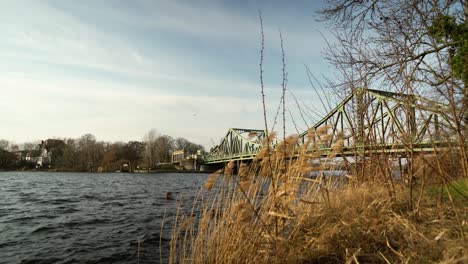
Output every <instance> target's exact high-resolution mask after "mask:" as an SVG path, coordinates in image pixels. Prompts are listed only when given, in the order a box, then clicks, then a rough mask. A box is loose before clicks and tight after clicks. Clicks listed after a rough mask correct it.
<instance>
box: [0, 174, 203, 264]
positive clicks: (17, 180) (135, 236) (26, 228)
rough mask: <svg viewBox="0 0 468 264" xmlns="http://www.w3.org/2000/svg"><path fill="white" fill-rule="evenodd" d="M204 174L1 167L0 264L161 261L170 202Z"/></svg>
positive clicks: (188, 192)
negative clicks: (4, 169) (170, 196)
mask: <svg viewBox="0 0 468 264" xmlns="http://www.w3.org/2000/svg"><path fill="white" fill-rule="evenodd" d="M206 176H207V175H206V174H125V173H113V174H105V173H100V174H94V173H48V172H0V263H138V262H139V263H159V262H160V260H161V258H160V254H162V260H163V262H165V261H167V257H168V248H169V240H170V220H171V218H172V217H173V216H174V214H175V212H176V207H179V208H180V207H182V210H190V209H191V201H192V200H193V197H194V195H195V192H196V190H197V187H198V186H199V185H200V184H201V183H202V182H203V181H204V180H205V179H206ZM168 191H171V192H172V193H173V197H174V200H171V201H167V200H166V197H165V194H166V192H168ZM180 197H182V198H180ZM180 201H182V202H180ZM163 218H165V219H166V221H165V222H166V223H167V224H165V225H164V230H163V232H162V236H161V234H160V230H161V223H162V221H163ZM160 237H161V238H162V252H161V253H160ZM138 241H140V242H138ZM138 244H139V247H138ZM138 249H139V250H140V252H139V254H137V251H138Z"/></svg>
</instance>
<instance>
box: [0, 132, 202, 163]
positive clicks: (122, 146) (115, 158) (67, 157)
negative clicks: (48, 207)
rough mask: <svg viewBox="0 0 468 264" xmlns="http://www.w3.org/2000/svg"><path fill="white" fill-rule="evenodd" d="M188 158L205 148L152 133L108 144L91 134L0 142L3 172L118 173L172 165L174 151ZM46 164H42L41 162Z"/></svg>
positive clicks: (179, 139) (179, 138) (183, 139)
mask: <svg viewBox="0 0 468 264" xmlns="http://www.w3.org/2000/svg"><path fill="white" fill-rule="evenodd" d="M180 149H184V150H185V152H186V154H196V153H197V151H201V152H202V153H204V151H205V150H204V147H203V146H202V145H199V144H196V143H193V142H191V141H189V140H187V139H185V138H182V137H178V138H175V139H174V138H173V137H171V136H168V135H164V134H160V133H158V132H157V131H156V130H154V129H153V130H150V131H149V132H148V133H147V134H146V135H145V136H144V138H143V140H142V141H128V142H120V141H119V142H105V141H98V140H97V139H96V137H95V136H94V135H92V134H85V135H82V136H81V137H79V138H77V139H73V138H63V139H48V140H45V141H41V142H28V143H24V144H22V146H21V147H20V146H19V145H17V144H14V143H11V142H9V141H7V140H0V170H1V169H3V170H11V169H33V168H36V167H38V164H41V165H42V167H43V168H50V169H56V170H60V171H107V172H110V171H117V170H120V169H121V168H122V166H124V165H125V166H128V167H127V168H128V170H131V171H133V170H136V169H146V170H151V169H156V168H158V167H160V164H164V163H170V161H171V154H172V152H173V151H175V150H180ZM39 160H40V161H41V162H42V161H45V162H43V163H41V162H39V163H38V161H39Z"/></svg>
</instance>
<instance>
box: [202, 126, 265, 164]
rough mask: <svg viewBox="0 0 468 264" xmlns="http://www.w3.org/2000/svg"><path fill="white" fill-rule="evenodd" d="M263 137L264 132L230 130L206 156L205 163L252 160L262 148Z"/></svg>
mask: <svg viewBox="0 0 468 264" xmlns="http://www.w3.org/2000/svg"><path fill="white" fill-rule="evenodd" d="M264 137H265V131H264V130H258V129H245V128H230V129H229V130H228V132H227V133H226V135H225V136H224V138H223V139H222V140H221V143H220V144H219V145H217V146H216V147H214V148H213V149H212V150H211V151H210V153H209V154H208V155H206V157H205V163H206V164H210V163H222V162H228V161H231V160H250V159H253V158H254V157H255V155H256V154H257V153H258V152H259V151H260V149H261V148H262V141H263V139H264Z"/></svg>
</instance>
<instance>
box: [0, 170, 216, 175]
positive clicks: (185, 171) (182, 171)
mask: <svg viewBox="0 0 468 264" xmlns="http://www.w3.org/2000/svg"><path fill="white" fill-rule="evenodd" d="M0 172H51V173H54V172H59V173H113V174H114V173H115V174H117V173H128V174H159V173H197V174H203V173H204V174H210V173H212V172H210V171H194V170H153V171H149V172H148V171H146V170H145V171H133V172H116V171H108V172H97V171H67V170H63V171H62V170H0Z"/></svg>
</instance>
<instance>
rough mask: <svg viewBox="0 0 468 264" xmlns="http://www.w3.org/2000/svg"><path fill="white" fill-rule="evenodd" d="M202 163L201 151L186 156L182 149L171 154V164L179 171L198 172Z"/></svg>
mask: <svg viewBox="0 0 468 264" xmlns="http://www.w3.org/2000/svg"><path fill="white" fill-rule="evenodd" d="M202 161H203V155H202V153H201V150H198V151H197V153H196V154H188V153H187V152H186V151H185V150H184V149H181V150H176V151H174V152H172V156H171V162H172V164H174V165H176V166H177V167H178V169H181V170H200V165H201V164H202Z"/></svg>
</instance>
